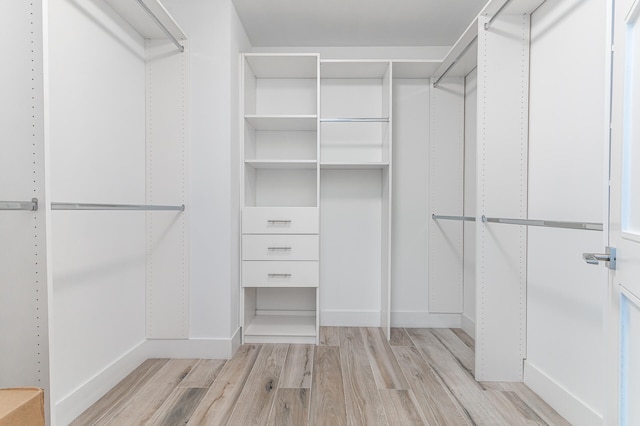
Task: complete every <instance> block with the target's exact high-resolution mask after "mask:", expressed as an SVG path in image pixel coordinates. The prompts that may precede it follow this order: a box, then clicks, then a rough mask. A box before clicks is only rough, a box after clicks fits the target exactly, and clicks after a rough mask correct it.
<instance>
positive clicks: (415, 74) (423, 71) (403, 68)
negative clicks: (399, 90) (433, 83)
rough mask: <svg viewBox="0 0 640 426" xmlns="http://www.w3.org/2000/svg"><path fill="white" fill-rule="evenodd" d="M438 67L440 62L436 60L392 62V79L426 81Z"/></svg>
mask: <svg viewBox="0 0 640 426" xmlns="http://www.w3.org/2000/svg"><path fill="white" fill-rule="evenodd" d="M439 65H440V61H436V60H423V61H417V60H416V61H406V62H405V61H393V79H394V80H398V79H405V78H409V79H428V78H429V77H431V75H432V74H433V73H434V71H435V70H436V69H437V68H438V66H439ZM394 92H395V90H394ZM395 117H396V119H397V118H398V116H397V115H396V116H395ZM395 121H397V120H395Z"/></svg>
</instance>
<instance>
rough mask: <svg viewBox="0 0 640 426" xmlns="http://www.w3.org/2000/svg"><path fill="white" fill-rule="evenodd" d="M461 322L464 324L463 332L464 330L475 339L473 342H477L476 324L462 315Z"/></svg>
mask: <svg viewBox="0 0 640 426" xmlns="http://www.w3.org/2000/svg"><path fill="white" fill-rule="evenodd" d="M461 322H462V327H461V328H462V330H464V332H465V333H467V334H468V335H469V336H471V337H472V338H473V340H475V339H476V322H475V321H474V320H472V319H471V318H469V317H468V316H466V315H464V314H462V319H461Z"/></svg>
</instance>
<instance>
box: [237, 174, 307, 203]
mask: <svg viewBox="0 0 640 426" xmlns="http://www.w3.org/2000/svg"><path fill="white" fill-rule="evenodd" d="M245 169H246V170H245V172H246V174H245V205H246V206H251V207H253V206H255V207H315V206H316V205H317V202H318V199H317V198H318V197H317V172H316V170H315V169H291V168H283V169H271V168H270V169H264V168H261V169H255V168H253V167H250V166H247V167H246V168H245Z"/></svg>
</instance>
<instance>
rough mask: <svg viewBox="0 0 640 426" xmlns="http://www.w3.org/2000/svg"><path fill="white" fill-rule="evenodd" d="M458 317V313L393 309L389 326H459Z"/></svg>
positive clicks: (459, 320)
mask: <svg viewBox="0 0 640 426" xmlns="http://www.w3.org/2000/svg"><path fill="white" fill-rule="evenodd" d="M460 317H461V315H460V314H432V313H429V312H424V311H395V312H391V326H392V327H407V328H460V325H461V319H460Z"/></svg>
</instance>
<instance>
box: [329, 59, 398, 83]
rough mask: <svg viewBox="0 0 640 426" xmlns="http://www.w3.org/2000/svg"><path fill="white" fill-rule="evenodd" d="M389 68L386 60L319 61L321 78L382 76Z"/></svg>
mask: <svg viewBox="0 0 640 426" xmlns="http://www.w3.org/2000/svg"><path fill="white" fill-rule="evenodd" d="M388 69H389V62H386V61H341V60H325V61H320V77H321V78H323V79H324V78H384V76H385V74H386V73H387V70H388Z"/></svg>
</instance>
